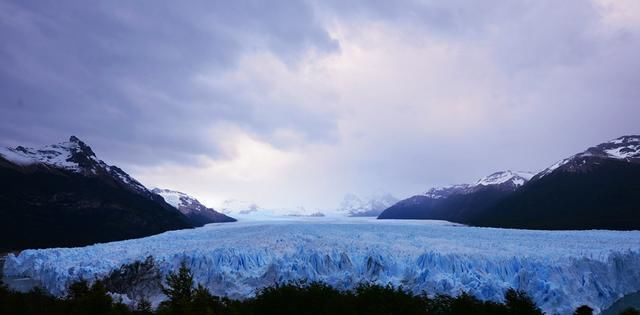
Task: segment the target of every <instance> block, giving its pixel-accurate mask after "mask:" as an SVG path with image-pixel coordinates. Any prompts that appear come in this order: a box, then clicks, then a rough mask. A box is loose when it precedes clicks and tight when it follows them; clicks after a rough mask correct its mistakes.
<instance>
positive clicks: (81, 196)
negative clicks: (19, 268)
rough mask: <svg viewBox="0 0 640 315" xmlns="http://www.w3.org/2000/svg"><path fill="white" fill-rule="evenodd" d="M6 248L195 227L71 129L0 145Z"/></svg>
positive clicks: (0, 215)
mask: <svg viewBox="0 0 640 315" xmlns="http://www.w3.org/2000/svg"><path fill="white" fill-rule="evenodd" d="M0 201H2V204H3V206H2V207H0V251H1V250H10V249H24V248H34V247H50V246H79V245H86V244H92V243H96V242H105V241H113V240H122V239H127V238H134V237H142V236H147V235H152V234H156V233H160V232H164V231H167V230H173V229H182V228H189V227H193V225H192V224H191V223H190V222H189V220H188V218H187V217H185V216H184V215H182V214H181V213H180V212H179V211H177V210H176V209H175V208H173V207H171V206H170V205H169V204H167V203H166V202H164V200H163V199H162V197H160V196H158V195H156V194H154V193H152V192H151V191H149V190H148V189H147V188H146V187H144V185H142V184H141V183H140V182H138V181H137V180H135V179H134V178H133V177H131V176H129V175H128V174H127V173H126V172H124V171H123V170H122V169H120V168H118V167H117V166H113V165H109V164H107V163H105V162H104V161H102V160H100V159H98V157H97V156H96V154H95V153H94V152H93V150H92V149H91V148H90V147H89V146H88V145H86V144H85V143H84V142H82V141H80V139H78V138H77V137H74V136H72V137H71V138H70V139H69V141H66V142H62V143H58V144H54V145H48V146H45V147H42V148H39V149H34V148H26V147H23V146H18V147H16V148H1V149H0Z"/></svg>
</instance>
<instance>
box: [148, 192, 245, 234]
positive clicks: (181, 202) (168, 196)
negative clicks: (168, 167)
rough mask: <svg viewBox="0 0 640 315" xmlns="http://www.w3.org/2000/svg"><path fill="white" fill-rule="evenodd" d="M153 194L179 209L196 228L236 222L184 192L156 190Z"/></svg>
mask: <svg viewBox="0 0 640 315" xmlns="http://www.w3.org/2000/svg"><path fill="white" fill-rule="evenodd" d="M151 191H152V192H153V193H155V194H158V195H160V196H162V198H164V201H166V202H167V203H168V204H170V205H172V206H173V207H174V208H176V209H178V210H179V211H180V212H182V214H184V215H186V216H187V218H189V220H190V221H191V223H193V224H194V225H196V226H200V225H204V224H208V223H216V222H234V221H236V220H235V219H234V218H231V217H229V216H226V215H224V214H222V213H219V212H217V211H215V210H213V209H211V208H207V207H206V206H205V205H203V204H202V203H200V201H198V199H196V198H194V197H191V196H189V195H187V194H185V193H183V192H179V191H175V190H170V189H161V188H154V189H152V190H151Z"/></svg>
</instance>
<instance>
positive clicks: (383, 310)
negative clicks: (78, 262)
mask: <svg viewBox="0 0 640 315" xmlns="http://www.w3.org/2000/svg"><path fill="white" fill-rule="evenodd" d="M105 283H106V282H105V281H104V280H99V281H95V282H93V283H92V284H89V283H88V282H87V281H84V280H82V281H78V282H76V283H74V284H72V285H70V286H69V289H68V294H67V296H66V297H64V298H56V297H53V296H51V295H48V294H46V293H45V292H43V291H42V290H39V289H34V290H33V291H31V292H28V293H19V292H14V291H11V290H9V289H7V287H6V286H4V285H1V284H0V314H5V315H13V314H16V315H18V314H20V315H29V314H34V315H35V314H38V315H41V314H61V315H62V314H65V315H66V314H72V315H73V314H78V315H80V314H83V315H84V314H92V315H102V314H104V315H116V314H118V315H120V314H122V315H129V314H131V315H134V314H135V315H151V314H158V315H164V314H167V315H173V314H181V315H189V314H198V315H209V314H230V315H233V314H255V315H258V314H265V315H266V314H278V315H286V314H296V315H301V314H302V315H314V314H353V315H356V314H367V315H383V314H384V315H387V314H408V315H411V314H416V315H417V314H420V315H422V314H425V315H426V314H433V315H449V314H451V315H453V314H465V315H466V314H480V315H482V314H504V315H511V314H518V315H529V314H530V315H538V314H543V313H542V311H541V310H540V308H538V307H537V306H536V305H535V303H534V302H533V301H532V300H531V298H530V297H529V296H527V294H525V293H524V292H522V291H516V290H513V289H510V290H508V291H507V292H506V294H505V296H504V302H503V303H497V302H491V301H481V300H479V299H477V298H475V297H473V296H471V295H469V294H466V293H462V294H460V295H458V296H456V297H452V296H447V295H436V296H435V297H428V296H426V295H413V294H411V293H409V292H406V291H404V290H402V289H400V288H394V287H391V286H380V285H372V284H362V285H360V286H358V287H357V288H355V289H354V290H352V291H340V290H337V289H334V288H332V287H330V286H328V285H326V284H322V283H310V284H305V283H292V284H285V285H278V286H275V287H269V288H265V289H263V290H261V291H260V292H258V294H257V295H256V296H255V297H254V298H250V299H246V300H231V299H227V298H221V297H217V296H214V295H212V294H211V293H210V292H209V291H208V290H207V289H206V288H204V287H203V286H202V285H199V284H198V285H194V281H193V275H192V273H191V272H190V270H189V269H188V268H187V267H186V266H185V265H184V264H183V265H182V266H181V267H180V269H179V270H178V271H177V272H175V273H171V274H169V275H168V276H167V277H166V279H165V284H164V285H163V286H162V292H163V293H164V294H165V295H166V296H167V300H165V301H164V302H162V303H161V304H160V305H159V306H158V308H157V309H155V310H154V309H152V307H151V303H150V302H149V301H148V300H146V299H144V298H141V299H140V300H139V301H137V302H136V303H135V306H133V307H131V306H127V305H125V304H123V303H122V302H121V301H120V300H119V299H114V297H112V295H111V294H109V293H108V289H107V285H105ZM574 314H580V315H582V314H592V309H591V308H590V307H588V306H581V307H580V308H578V309H576V311H575V313H574ZM622 314H624V315H635V314H638V315H640V312H638V311H637V310H632V309H630V310H627V311H625V312H623V313H622Z"/></svg>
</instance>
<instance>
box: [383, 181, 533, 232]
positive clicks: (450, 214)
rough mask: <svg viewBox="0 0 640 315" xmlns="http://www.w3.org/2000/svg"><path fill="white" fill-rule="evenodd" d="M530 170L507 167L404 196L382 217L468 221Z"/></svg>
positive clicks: (505, 194)
mask: <svg viewBox="0 0 640 315" xmlns="http://www.w3.org/2000/svg"><path fill="white" fill-rule="evenodd" d="M529 178H531V174H530V173H525V172H512V171H503V172H496V173H493V174H491V175H489V176H487V177H484V178H482V179H480V180H478V181H477V182H476V183H475V184H473V185H468V184H462V185H453V186H448V187H441V188H433V189H430V190H429V191H427V192H426V193H425V194H424V195H416V196H413V197H411V198H408V199H405V200H402V201H400V202H398V203H396V204H394V205H393V206H391V207H389V208H387V209H386V210H384V211H383V212H382V213H381V214H380V216H379V217H378V219H431V220H447V221H453V222H459V223H466V222H468V221H469V220H470V219H471V218H473V217H476V216H477V215H478V214H479V213H481V212H483V211H484V209H486V208H487V207H489V206H492V205H493V204H495V203H496V202H497V201H498V200H500V199H501V198H503V197H505V196H507V195H508V194H510V193H511V192H513V191H515V190H516V189H517V188H518V187H520V186H522V185H523V184H524V183H526V182H527V180H529Z"/></svg>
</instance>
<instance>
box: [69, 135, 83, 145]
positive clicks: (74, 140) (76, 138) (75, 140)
mask: <svg viewBox="0 0 640 315" xmlns="http://www.w3.org/2000/svg"><path fill="white" fill-rule="evenodd" d="M69 142H75V143H79V142H82V141H80V139H78V137H76V136H71V137H70V138H69Z"/></svg>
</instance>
